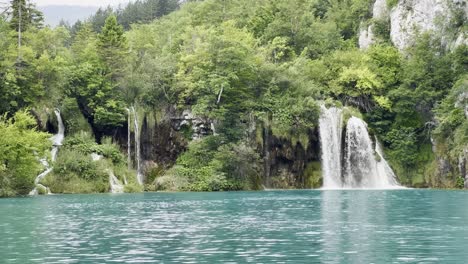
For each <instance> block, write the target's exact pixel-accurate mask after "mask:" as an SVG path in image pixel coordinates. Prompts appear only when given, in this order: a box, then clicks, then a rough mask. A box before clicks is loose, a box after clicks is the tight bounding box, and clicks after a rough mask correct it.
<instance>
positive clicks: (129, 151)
mask: <svg viewBox="0 0 468 264" xmlns="http://www.w3.org/2000/svg"><path fill="white" fill-rule="evenodd" d="M126 109H127V113H128V117H127V118H128V120H127V164H128V169H129V170H130V169H132V156H131V155H132V145H131V144H132V139H131V136H132V128H131V127H132V121H131V112H130V109H128V108H126Z"/></svg>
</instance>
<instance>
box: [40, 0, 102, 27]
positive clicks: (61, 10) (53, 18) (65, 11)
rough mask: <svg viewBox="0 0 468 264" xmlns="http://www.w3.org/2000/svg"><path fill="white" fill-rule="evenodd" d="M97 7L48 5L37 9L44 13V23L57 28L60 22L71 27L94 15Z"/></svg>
mask: <svg viewBox="0 0 468 264" xmlns="http://www.w3.org/2000/svg"><path fill="white" fill-rule="evenodd" d="M98 8H99V7H96V6H72V5H49V6H39V7H38V9H39V10H40V11H42V12H43V13H44V18H45V23H46V24H48V25H51V26H53V27H54V26H57V25H58V24H59V23H60V20H62V19H63V20H65V21H67V22H69V23H70V25H73V24H74V23H75V22H76V21H78V20H84V19H87V18H89V17H90V16H92V15H94V13H96V11H97V10H98Z"/></svg>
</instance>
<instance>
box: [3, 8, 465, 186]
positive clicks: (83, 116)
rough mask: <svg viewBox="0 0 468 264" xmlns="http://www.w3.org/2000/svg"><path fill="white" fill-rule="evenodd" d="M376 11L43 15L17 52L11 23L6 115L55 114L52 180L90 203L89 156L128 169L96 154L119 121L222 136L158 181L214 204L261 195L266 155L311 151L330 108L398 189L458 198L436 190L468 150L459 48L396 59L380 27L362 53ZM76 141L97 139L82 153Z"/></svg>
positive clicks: (422, 40) (314, 181)
mask: <svg viewBox="0 0 468 264" xmlns="http://www.w3.org/2000/svg"><path fill="white" fill-rule="evenodd" d="M13 2H15V3H16V2H18V3H20V2H21V1H13ZM23 2H24V1H23ZM387 3H388V5H389V6H394V5H395V3H396V1H387ZM372 4H373V1H370V0H353V1H351V0H346V1H342V0H288V1H286V0H257V1H250V0H206V1H187V2H186V3H183V4H182V6H181V7H180V9H179V10H177V11H176V12H172V13H171V11H174V10H176V9H178V8H179V4H178V3H177V1H162V0H159V1H149V0H147V1H137V2H135V3H133V4H130V5H128V6H127V7H126V8H123V9H119V10H111V9H108V10H100V11H99V12H98V13H97V14H96V15H95V16H94V17H93V18H92V19H91V20H90V21H89V22H84V23H81V22H80V23H77V24H76V25H74V26H73V27H70V28H67V27H57V28H55V29H50V28H47V27H46V28H42V26H41V25H40V23H36V22H37V21H39V20H38V19H36V17H37V18H40V16H39V15H37V16H31V17H27V23H26V24H27V25H30V26H28V27H27V28H26V29H25V31H24V32H23V39H22V41H23V44H22V46H21V47H19V46H18V42H17V33H18V28H17V27H15V25H16V23H17V20H15V16H10V17H5V18H2V19H1V20H0V89H1V93H0V113H2V114H3V113H7V115H8V116H11V115H13V114H14V113H15V112H17V111H19V110H21V109H24V108H27V107H29V108H31V109H34V110H35V111H36V112H37V113H39V114H38V115H41V113H43V112H44V110H43V109H45V108H47V107H49V108H51V107H57V106H59V107H60V108H61V109H62V112H63V113H64V114H65V115H66V116H67V118H68V120H66V124H67V129H68V131H70V132H69V133H71V135H69V136H71V137H70V138H69V139H68V140H67V143H66V145H65V146H64V150H63V153H62V154H61V155H59V159H58V161H57V163H58V164H59V165H58V166H56V168H55V170H54V176H53V177H58V175H62V174H65V175H68V176H67V177H71V178H73V180H74V181H76V182H77V184H78V182H79V181H84V182H86V181H89V180H92V181H98V183H96V186H97V187H95V188H94V187H89V186H88V187H89V188H88V187H86V186H85V187H83V190H82V191H86V192H88V191H104V189H105V184H104V178H105V175H104V174H103V171H102V170H100V169H99V168H100V166H109V164H101V163H99V162H98V163H90V161H89V159H87V158H86V157H84V156H82V155H83V154H84V155H89V154H90V153H92V152H97V153H100V154H103V155H104V156H106V158H107V159H106V162H111V163H113V164H114V165H115V166H116V167H122V166H124V167H125V165H124V162H123V160H125V157H123V156H121V155H120V154H117V152H116V151H117V149H116V148H110V147H109V145H106V144H104V145H98V144H97V143H95V142H98V143H102V138H104V137H105V136H113V135H115V133H116V132H117V131H118V129H119V128H120V127H122V126H123V125H124V124H125V122H126V116H125V115H126V112H125V108H130V107H131V106H133V105H137V106H138V107H139V109H143V111H148V112H155V111H156V112H157V111H163V110H164V109H167V108H169V107H175V108H176V109H177V110H180V111H181V110H185V109H190V110H191V111H192V112H193V113H194V114H195V115H196V116H198V117H201V118H203V119H205V120H209V121H211V122H213V124H214V126H215V129H216V135H213V136H210V137H206V138H203V139H201V140H197V141H193V142H191V143H190V144H189V146H188V151H187V152H185V153H183V154H182V155H181V156H180V157H179V158H178V159H177V161H176V165H175V166H174V167H173V168H171V169H169V170H168V171H167V172H161V173H157V174H158V175H157V176H158V177H156V176H155V177H156V180H155V182H156V184H157V185H158V188H159V189H171V190H195V191H218V190H240V189H258V188H261V184H262V179H263V177H264V175H266V174H268V173H269V172H268V171H265V168H266V167H265V162H268V160H267V159H266V158H265V153H262V149H263V148H264V146H263V144H265V142H267V141H268V138H269V137H276V138H280V139H282V140H286V141H287V142H289V143H290V145H291V146H297V145H299V146H302V147H303V148H304V149H306V148H308V147H309V145H310V140H311V136H310V135H311V133H312V132H313V131H314V130H315V129H316V128H317V125H318V124H317V123H318V122H317V120H318V115H319V107H318V106H319V105H320V104H321V103H322V102H325V101H326V102H327V103H333V104H340V105H347V106H351V107H354V108H355V109H358V110H359V111H360V112H362V113H363V116H364V118H365V119H366V121H367V122H368V123H369V127H370V128H371V130H372V132H373V133H375V134H376V135H378V137H379V138H380V139H381V141H382V142H383V144H384V147H385V148H386V149H387V154H388V156H389V158H390V161H391V163H392V166H393V167H394V169H396V171H397V174H398V175H399V177H400V180H401V181H402V182H403V183H405V184H408V185H418V186H419V185H420V186H454V185H455V184H456V181H457V178H456V177H455V176H453V177H451V178H448V179H445V180H444V181H442V180H439V179H437V177H438V176H437V174H436V173H434V171H435V170H434V169H433V168H434V162H435V158H434V155H442V154H444V153H445V154H444V156H446V158H447V159H449V160H450V162H452V163H453V164H452V165H453V166H455V167H456V164H455V162H456V160H457V159H458V156H459V155H460V154H461V153H462V152H463V150H464V147H466V146H467V144H468V139H467V126H468V125H467V120H466V117H465V116H464V107H465V105H466V98H467V96H466V91H467V77H466V75H463V74H465V73H466V72H467V66H468V62H467V57H468V56H467V52H468V51H467V47H466V46H464V45H461V46H459V47H458V48H457V49H456V50H454V51H453V52H450V51H448V50H447V49H445V48H443V47H440V44H438V43H440V41H439V40H437V39H434V37H431V36H429V35H423V36H420V37H419V38H418V41H417V43H416V45H414V46H412V47H410V48H409V49H408V50H405V51H404V52H403V53H402V52H400V51H399V50H397V49H396V48H395V47H394V46H393V45H392V44H391V43H390V41H389V24H388V21H371V23H374V26H375V28H376V34H377V38H378V40H377V41H376V44H375V45H373V46H371V47H370V48H369V49H367V50H360V49H358V47H357V35H358V31H359V26H360V24H361V22H362V21H366V20H369V19H370V17H371V9H372ZM30 13H31V14H33V13H34V12H30ZM167 14H168V15H167ZM155 18H159V19H156V20H154V21H152V20H153V19H155ZM130 24H133V25H132V26H130ZM124 30H127V31H124ZM460 98H461V99H460ZM77 111H79V112H80V113H79V114H78V113H77ZM20 113H21V112H20ZM4 122H6V123H5V126H6V127H8V126H14V125H15V123H12V122H11V121H8V122H9V123H8V122H7V121H4ZM88 126H89V127H90V128H91V131H89V128H88ZM82 130H84V131H87V132H92V133H93V135H94V137H95V140H88V141H86V142H80V141H79V140H80V137H79V134H80V133H81V131H82ZM186 134H187V135H189V134H190V133H186ZM431 139H432V141H435V142H437V143H436V144H435V145H437V148H438V150H437V151H436V153H432V150H431V145H432V141H431ZM267 143H268V142H267ZM109 148H110V149H109ZM31 155H32V154H31ZM80 155H81V156H80ZM266 165H268V164H266ZM4 166H5V165H4ZM34 166H35V165H34ZM305 168H306V169H305V170H304V173H305V174H304V177H306V181H309V183H308V186H310V187H318V186H319V185H320V177H317V175H316V174H317V173H318V172H319V171H320V166H317V164H316V163H310V164H305ZM307 173H308V174H307ZM119 177H123V176H121V175H119ZM457 177H458V176H457ZM71 178H70V179H71ZM153 178H154V177H153ZM49 181H50V184H51V185H53V182H54V181H53V180H49ZM61 190H62V191H64V192H69V191H67V190H65V189H64V188H62V189H61Z"/></svg>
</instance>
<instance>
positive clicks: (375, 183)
mask: <svg viewBox="0 0 468 264" xmlns="http://www.w3.org/2000/svg"><path fill="white" fill-rule="evenodd" d="M319 125H320V141H321V146H322V171H323V187H324V188H325V189H339V188H370V189H388V188H398V187H400V186H399V185H398V183H397V181H396V179H395V174H394V173H393V171H392V169H391V168H390V166H389V165H388V163H387V161H386V160H385V158H384V155H383V151H382V148H381V146H380V143H379V142H378V140H377V138H375V142H373V141H372V139H371V137H370V136H369V133H368V130H367V124H366V123H365V122H364V121H363V120H362V119H360V118H357V117H354V116H353V117H351V118H349V120H348V122H347V124H346V133H345V137H344V145H343V144H342V142H343V138H342V131H343V127H342V125H343V117H342V110H341V109H338V108H336V107H331V108H328V109H327V108H325V107H324V106H322V113H321V115H320V120H319ZM342 145H343V146H342Z"/></svg>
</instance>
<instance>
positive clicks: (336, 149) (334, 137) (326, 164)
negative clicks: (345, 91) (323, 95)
mask: <svg viewBox="0 0 468 264" xmlns="http://www.w3.org/2000/svg"><path fill="white" fill-rule="evenodd" d="M342 122H343V120H342V110H341V109H339V108H336V107H331V108H329V109H327V108H326V107H325V106H321V115H320V118H319V127H320V130H319V134H320V142H321V144H322V171H323V187H324V188H330V189H336V188H341V187H342V181H341V133H342ZM323 146H327V147H323Z"/></svg>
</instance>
